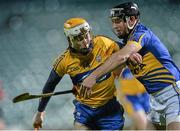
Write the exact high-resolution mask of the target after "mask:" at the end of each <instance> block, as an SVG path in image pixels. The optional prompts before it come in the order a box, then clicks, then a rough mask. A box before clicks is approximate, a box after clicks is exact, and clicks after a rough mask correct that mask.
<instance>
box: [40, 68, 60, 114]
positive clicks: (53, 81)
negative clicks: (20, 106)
mask: <svg viewBox="0 0 180 131" xmlns="http://www.w3.org/2000/svg"><path fill="white" fill-rule="evenodd" d="M60 80H61V77H59V76H58V74H57V73H56V72H55V71H54V70H52V71H51V73H50V76H49V78H48V80H47V82H46V84H45V86H44V88H43V91H42V93H43V94H44V93H51V92H54V90H55V87H56V85H57V84H58V83H59V81H60ZM50 98H51V97H46V98H41V99H40V102H39V106H38V111H39V112H43V111H44V110H45V108H46V106H47V104H48V102H49V100H50Z"/></svg>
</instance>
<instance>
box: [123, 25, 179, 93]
mask: <svg viewBox="0 0 180 131" xmlns="http://www.w3.org/2000/svg"><path fill="white" fill-rule="evenodd" d="M123 42H124V43H126V44H134V45H136V46H140V47H141V50H140V51H139V52H138V53H139V54H141V55H142V57H143V63H142V64H140V65H139V64H138V65H137V64H136V65H135V64H133V63H131V62H129V61H128V62H127V65H128V67H129V68H130V69H131V72H132V73H133V75H134V76H135V77H136V78H137V79H138V80H139V81H140V82H141V83H142V84H143V85H144V86H145V87H146V90H147V91H148V92H149V93H154V92H156V91H159V90H161V89H162V88H164V87H166V86H168V85H170V84H174V83H175V82H176V81H178V80H179V79H180V71H179V69H178V67H177V66H176V65H175V64H174V62H173V61H172V58H171V56H170V54H169V52H168V50H167V48H166V47H165V46H164V44H163V43H162V42H161V41H160V40H159V38H158V37H157V36H156V35H155V34H154V33H153V32H152V31H151V30H150V29H148V28H147V27H145V26H144V25H142V24H141V23H139V24H137V25H136V27H135V29H134V31H133V32H132V33H131V35H130V36H129V37H128V39H127V40H124V41H123Z"/></svg>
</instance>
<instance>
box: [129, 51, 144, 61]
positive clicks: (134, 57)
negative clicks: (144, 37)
mask: <svg viewBox="0 0 180 131" xmlns="http://www.w3.org/2000/svg"><path fill="white" fill-rule="evenodd" d="M129 60H130V61H131V62H133V63H135V64H141V63H142V56H141V55H140V54H139V53H134V54H132V55H130V57H129Z"/></svg>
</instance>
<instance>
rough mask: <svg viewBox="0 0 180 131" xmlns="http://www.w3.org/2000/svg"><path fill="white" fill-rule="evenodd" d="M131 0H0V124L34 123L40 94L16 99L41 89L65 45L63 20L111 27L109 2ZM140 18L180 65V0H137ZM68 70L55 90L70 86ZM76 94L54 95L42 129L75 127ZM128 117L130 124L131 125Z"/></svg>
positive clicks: (107, 30)
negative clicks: (85, 21)
mask: <svg viewBox="0 0 180 131" xmlns="http://www.w3.org/2000/svg"><path fill="white" fill-rule="evenodd" d="M125 1H127V0H1V1H0V89H1V90H0V119H1V120H0V122H1V121H4V124H3V122H1V124H0V128H1V126H2V129H3V126H4V128H5V129H18V130H19V129H32V119H33V116H34V113H35V112H36V110H37V107H38V100H37V99H36V100H30V101H24V102H21V103H17V104H13V103H12V99H13V98H14V97H15V96H17V95H19V94H21V93H24V92H30V93H32V94H40V93H41V90H42V88H43V85H44V83H45V82H46V80H47V78H48V75H49V73H50V70H51V69H52V62H53V61H54V59H55V58H56V56H57V55H58V54H59V53H62V52H63V50H65V49H66V48H67V46H68V45H67V41H66V38H65V36H64V33H63V23H64V22H65V21H66V20H67V19H68V18H70V17H83V18H85V19H87V21H88V22H89V24H90V25H91V26H92V29H93V33H94V34H95V35H96V34H102V35H107V36H109V37H111V38H113V39H115V40H118V39H117V38H116V37H115V35H114V34H113V33H112V29H111V23H110V20H109V18H108V16H109V10H110V8H111V7H113V6H115V5H117V4H119V3H121V2H125ZM135 2H136V3H137V4H138V5H139V8H140V11H141V22H142V23H144V24H145V25H147V27H149V28H151V29H152V30H153V31H154V33H155V34H156V35H158V36H159V37H160V39H161V40H162V42H163V43H164V44H165V45H166V46H167V47H168V49H169V51H170V53H171V55H172V56H173V59H174V60H175V62H176V64H177V65H178V66H179V67H180V57H179V55H180V44H179V41H180V24H179V21H180V15H179V14H180V1H179V0H150V1H147V0H136V1H135ZM71 88H72V84H71V80H70V79H69V76H65V77H64V78H63V80H62V81H61V82H60V83H59V84H58V86H57V87H56V91H61V90H67V89H71ZM73 99H74V97H73V95H72V94H67V95H61V96H55V97H53V98H51V100H50V102H49V104H48V106H47V108H46V116H45V120H44V129H71V128H72V125H73V115H72V114H73V110H74V109H73V104H72V100H73ZM128 124H129V123H128V119H127V121H126V125H128Z"/></svg>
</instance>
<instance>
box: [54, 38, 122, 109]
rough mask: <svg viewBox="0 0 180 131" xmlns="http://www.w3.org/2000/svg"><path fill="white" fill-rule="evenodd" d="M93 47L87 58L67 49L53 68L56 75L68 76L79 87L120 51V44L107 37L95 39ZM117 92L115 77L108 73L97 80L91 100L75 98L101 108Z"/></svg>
mask: <svg viewBox="0 0 180 131" xmlns="http://www.w3.org/2000/svg"><path fill="white" fill-rule="evenodd" d="M92 46H93V48H92V51H91V53H89V54H88V55H86V56H83V55H81V56H80V55H77V54H76V53H73V52H72V51H70V49H67V50H66V51H65V52H64V53H63V54H62V55H59V56H58V57H57V59H56V60H55V62H54V65H53V68H54V70H55V71H56V73H57V74H58V75H59V76H61V77H62V76H63V75H65V74H68V75H69V76H70V78H71V80H72V83H73V84H74V85H76V86H77V87H79V86H80V84H81V82H82V81H83V80H84V79H85V78H86V77H87V76H88V75H89V74H90V73H91V72H92V71H94V70H95V69H96V68H97V67H98V66H100V65H101V64H103V63H104V62H105V60H106V59H107V58H108V57H109V56H111V55H112V54H113V53H114V52H116V51H118V50H119V46H118V44H117V43H116V42H115V41H113V40H111V39H109V38H107V37H105V36H96V37H94V38H93V40H92ZM77 91H78V92H79V88H77ZM115 91H116V88H115V84H114V76H113V75H112V73H107V74H105V75H103V76H102V77H101V78H100V79H98V80H97V83H96V85H95V86H94V87H93V89H92V95H91V97H90V98H88V99H87V98H83V97H80V96H79V95H76V96H75V97H76V99H77V100H78V101H79V102H81V103H83V104H85V105H88V106H91V107H99V106H102V105H104V104H105V103H106V102H107V101H108V100H109V99H112V98H113V97H114V93H115Z"/></svg>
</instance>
